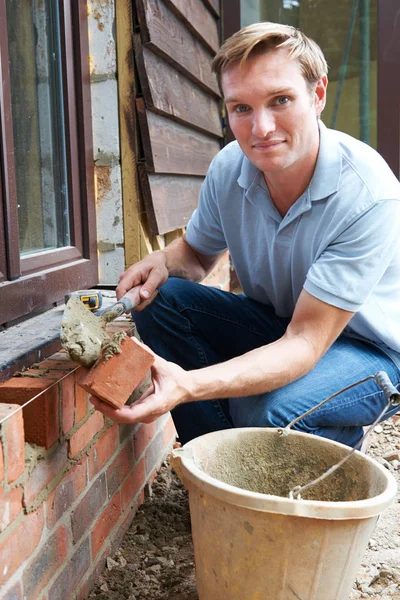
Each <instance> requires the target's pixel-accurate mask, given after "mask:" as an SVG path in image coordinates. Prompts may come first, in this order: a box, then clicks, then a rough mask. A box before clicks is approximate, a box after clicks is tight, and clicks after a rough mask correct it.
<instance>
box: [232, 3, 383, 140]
mask: <svg viewBox="0 0 400 600" xmlns="http://www.w3.org/2000/svg"><path fill="white" fill-rule="evenodd" d="M241 9H242V13H241V14H242V26H244V25H248V24H250V23H256V22H258V21H274V22H277V23H286V24H288V25H293V26H294V27H299V28H300V29H301V30H302V31H303V32H304V33H305V34H306V35H308V36H310V37H311V38H312V39H314V40H315V41H316V42H317V44H319V45H320V46H321V48H322V50H323V52H324V54H325V57H326V59H327V61H328V65H329V72H328V77H329V85H328V97H327V104H326V108H325V110H324V112H323V113H322V120H323V121H324V123H325V124H326V125H328V127H332V128H333V129H339V130H341V131H345V132H346V133H349V134H350V135H352V136H354V137H356V138H358V139H361V140H363V141H364V142H367V143H368V144H370V145H371V146H373V147H374V148H376V145H377V131H376V109H377V50H378V48H377V46H378V43H377V40H378V36H377V0H336V1H335V2H332V0H241Z"/></svg>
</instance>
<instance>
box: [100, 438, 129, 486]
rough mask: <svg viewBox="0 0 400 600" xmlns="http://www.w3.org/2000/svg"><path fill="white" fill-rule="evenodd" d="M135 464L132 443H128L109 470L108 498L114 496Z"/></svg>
mask: <svg viewBox="0 0 400 600" xmlns="http://www.w3.org/2000/svg"><path fill="white" fill-rule="evenodd" d="M133 464H134V458H133V446H132V442H131V441H128V442H127V444H126V445H125V446H124V448H123V449H122V450H121V451H120V452H119V454H118V455H117V456H116V458H115V459H114V460H113V462H112V463H111V465H110V466H109V467H108V469H107V486H108V496H109V497H110V496H112V495H113V494H114V492H116V491H117V489H118V487H119V486H120V485H121V483H122V482H123V481H124V479H125V478H126V477H127V475H128V473H129V471H130V470H131V469H132V466H133Z"/></svg>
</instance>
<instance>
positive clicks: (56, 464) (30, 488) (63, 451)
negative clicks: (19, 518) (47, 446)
mask: <svg viewBox="0 0 400 600" xmlns="http://www.w3.org/2000/svg"><path fill="white" fill-rule="evenodd" d="M67 461H68V455H67V448H66V446H65V445H59V446H57V447H56V448H55V451H54V452H51V453H49V454H48V455H47V456H46V458H45V459H44V460H41V461H39V462H38V463H37V465H36V466H35V468H34V469H33V471H32V473H31V474H30V476H29V479H28V480H27V482H26V484H25V489H24V506H30V505H31V504H32V502H33V501H34V500H35V499H36V497H37V496H38V494H39V493H40V492H41V491H42V490H43V489H44V488H45V487H46V486H47V485H48V484H49V483H50V481H51V480H52V479H54V477H56V476H57V475H58V474H59V473H60V472H61V471H62V470H63V468H64V467H65V466H66V464H67Z"/></svg>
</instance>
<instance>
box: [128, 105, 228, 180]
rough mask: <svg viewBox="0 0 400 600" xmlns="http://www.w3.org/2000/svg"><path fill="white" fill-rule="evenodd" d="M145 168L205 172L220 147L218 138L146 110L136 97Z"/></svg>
mask: <svg viewBox="0 0 400 600" xmlns="http://www.w3.org/2000/svg"><path fill="white" fill-rule="evenodd" d="M137 108H138V115H139V122H140V125H141V130H142V142H143V149H144V152H145V162H146V168H147V170H148V172H149V173H174V174H185V175H206V173H207V169H208V167H209V165H210V162H211V160H212V159H213V158H214V156H215V155H216V154H217V153H218V152H219V150H220V144H219V142H218V141H217V140H215V139H213V138H210V137H209V136H206V135H204V134H203V133H198V132H197V131H194V130H193V129H189V128H188V127H185V126H184V125H181V124H180V123H175V122H174V121H171V120H170V119H166V118H165V117H162V116H160V115H156V114H155V113H152V112H149V111H146V110H145V108H144V103H143V99H142V98H138V99H137Z"/></svg>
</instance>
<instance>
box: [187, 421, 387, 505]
mask: <svg viewBox="0 0 400 600" xmlns="http://www.w3.org/2000/svg"><path fill="white" fill-rule="evenodd" d="M347 453H348V450H347V449H346V448H341V447H337V446H334V445H332V446H330V445H329V444H328V443H327V442H326V441H325V440H322V438H321V439H318V438H315V439H309V438H299V437H297V436H296V435H294V434H289V435H288V436H286V437H281V436H280V435H279V433H276V435H270V436H265V435H263V434H262V433H260V434H253V435H252V436H251V438H250V437H248V436H247V435H246V434H243V435H238V436H237V438H236V439H231V440H228V441H225V442H221V443H220V444H219V445H218V447H217V448H215V446H214V447H213V449H212V450H211V449H206V450H205V451H204V450H202V451H201V452H199V454H198V456H197V459H196V463H197V464H198V466H199V468H201V469H202V470H203V471H205V472H206V473H207V474H208V475H211V476H212V477H214V478H215V479H218V480H219V481H223V482H224V483H228V484H230V485H233V486H235V487H238V488H241V489H243V490H248V491H252V492H258V493H260V494H269V495H273V496H280V497H285V498H288V497H289V492H290V491H291V490H293V489H294V488H295V487H296V486H303V485H305V484H307V483H309V482H311V481H313V480H314V479H317V477H319V476H320V475H322V474H323V473H325V472H326V471H327V470H328V469H330V467H332V466H333V465H335V464H336V463H338V462H339V461H340V460H341V459H342V458H343V457H344V456H345V455H347ZM381 487H382V488H383V487H384V483H383V482H382V481H380V480H379V477H378V478H376V477H375V476H374V474H373V473H372V469H371V467H370V466H369V464H368V463H366V461H364V460H363V459H362V458H360V455H357V454H356V455H353V456H352V457H351V458H350V459H349V460H348V461H347V462H346V463H344V465H343V466H342V467H340V468H339V469H338V470H337V471H335V472H334V473H333V474H332V475H330V476H329V477H327V478H326V479H325V480H323V481H321V482H320V483H318V484H316V485H315V486H313V487H311V488H309V489H307V490H305V492H304V494H302V498H304V499H305V500H320V501H326V502H349V501H355V500H364V499H366V498H371V497H373V496H374V495H376V494H378V493H381V492H382V491H383V489H380V488H381Z"/></svg>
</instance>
